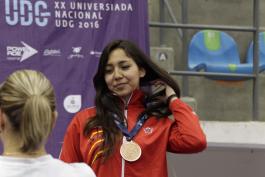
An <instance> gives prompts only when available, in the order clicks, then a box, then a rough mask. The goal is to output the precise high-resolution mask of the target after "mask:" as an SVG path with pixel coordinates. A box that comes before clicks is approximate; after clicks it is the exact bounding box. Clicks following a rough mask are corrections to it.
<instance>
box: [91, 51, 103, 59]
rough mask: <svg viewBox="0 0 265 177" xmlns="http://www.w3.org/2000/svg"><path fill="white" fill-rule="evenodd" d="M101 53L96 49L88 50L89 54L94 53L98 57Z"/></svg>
mask: <svg viewBox="0 0 265 177" xmlns="http://www.w3.org/2000/svg"><path fill="white" fill-rule="evenodd" d="M101 53H102V52H98V51H94V50H91V51H90V52H89V54H90V55H94V56H95V57H97V58H99V57H100V56H101Z"/></svg>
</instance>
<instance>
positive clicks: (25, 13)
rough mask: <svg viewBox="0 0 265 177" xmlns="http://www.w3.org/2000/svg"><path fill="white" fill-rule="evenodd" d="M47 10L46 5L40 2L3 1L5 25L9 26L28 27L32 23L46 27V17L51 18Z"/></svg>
mask: <svg viewBox="0 0 265 177" xmlns="http://www.w3.org/2000/svg"><path fill="white" fill-rule="evenodd" d="M47 9H48V6H47V3H46V2H45V1H41V0H37V1H36V0H34V2H31V1H30V0H5V15H6V23H7V24H9V25H11V26H14V25H17V24H20V25H22V26H30V25H32V24H33V23H36V25H38V26H41V27H43V26H46V25H47V24H48V17H49V16H51V13H50V12H47Z"/></svg>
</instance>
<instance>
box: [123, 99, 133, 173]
mask: <svg viewBox="0 0 265 177" xmlns="http://www.w3.org/2000/svg"><path fill="white" fill-rule="evenodd" d="M132 95H133V94H131V96H130V97H129V99H128V101H127V103H126V104H125V107H124V108H125V109H124V116H125V118H126V119H128V104H129V102H130V100H131V98H132ZM124 123H125V126H126V127H127V126H128V125H127V121H125V122H124ZM124 141H126V137H125V136H123V142H124ZM124 175H125V160H124V159H123V158H122V157H121V177H124Z"/></svg>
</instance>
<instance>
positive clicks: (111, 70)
mask: <svg viewBox="0 0 265 177" xmlns="http://www.w3.org/2000/svg"><path fill="white" fill-rule="evenodd" d="M144 76H145V70H144V69H143V68H139V67H138V66H137V64H136V63H135V61H134V60H133V59H132V58H130V57H128V56H127V55H126V53H125V52H124V50H123V49H120V48H118V49H115V50H113V51H112V52H111V53H110V55H109V59H108V62H107V65H106V66H105V82H106V84H107V86H108V89H109V90H110V91H112V92H113V93H115V94H116V95H118V96H119V97H122V98H124V99H125V100H127V98H128V97H129V96H130V95H131V93H132V92H133V91H134V90H135V89H137V88H139V85H140V78H141V77H144Z"/></svg>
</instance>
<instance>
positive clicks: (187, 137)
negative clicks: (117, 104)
mask: <svg viewBox="0 0 265 177" xmlns="http://www.w3.org/2000/svg"><path fill="white" fill-rule="evenodd" d="M143 98H144V94H143V92H141V91H135V92H134V93H133V96H132V98H131V100H130V102H129V104H128V107H127V124H128V125H127V126H128V130H129V131H130V130H131V129H132V128H133V127H134V125H135V123H136V121H137V117H138V115H139V114H140V113H141V112H143V110H144V106H143V104H142V101H143ZM169 107H170V109H171V111H172V114H173V117H174V121H173V120H171V119H169V118H162V119H157V118H155V117H150V118H149V119H148V120H147V121H146V122H145V123H144V125H143V127H142V128H141V129H140V130H139V132H138V133H137V134H136V135H135V137H134V138H133V141H135V142H137V143H138V144H139V145H140V147H141V149H142V155H141V157H140V158H139V159H138V160H137V161H135V162H127V161H124V160H123V159H122V157H121V155H120V145H121V144H117V147H116V150H115V151H114V153H113V155H111V156H110V157H109V158H108V159H107V160H106V161H105V162H104V163H102V162H101V160H99V159H101V154H102V151H100V149H99V145H100V144H101V143H102V142H103V138H102V131H101V130H97V131H96V130H95V131H92V132H91V133H90V134H89V136H85V135H84V134H83V129H84V126H85V123H86V122H87V121H88V119H90V118H91V117H93V116H94V115H95V108H94V107H92V108H87V109H84V110H83V111H81V112H79V113H77V115H76V116H75V117H74V118H73V120H72V122H71V123H70V125H69V127H68V129H67V131H66V134H65V138H64V143H63V147H62V151H61V155H60V159H62V160H64V161H65V162H85V163H87V164H88V165H90V166H91V167H92V169H93V170H94V172H95V173H96V175H97V177H148V176H150V177H167V161H166V152H167V151H169V152H174V153H195V152H200V151H202V150H204V149H205V148H206V137H205V135H204V133H203V131H202V129H201V127H200V124H199V119H198V117H197V115H196V114H195V113H194V112H192V109H191V108H190V107H189V106H188V105H187V104H185V103H184V102H182V101H181V100H180V99H176V100H173V101H171V103H170V105H169ZM122 161H123V162H122Z"/></svg>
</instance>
